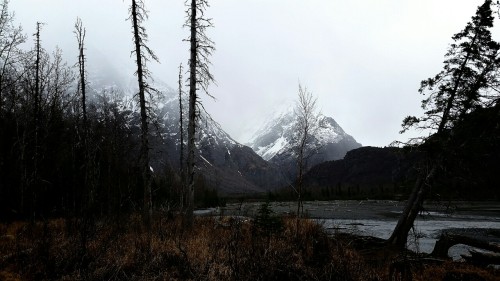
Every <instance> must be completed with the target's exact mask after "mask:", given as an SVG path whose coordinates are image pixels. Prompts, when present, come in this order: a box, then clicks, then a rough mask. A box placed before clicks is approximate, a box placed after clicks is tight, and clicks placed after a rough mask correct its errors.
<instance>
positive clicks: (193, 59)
mask: <svg viewBox="0 0 500 281" xmlns="http://www.w3.org/2000/svg"><path fill="white" fill-rule="evenodd" d="M196 12H197V5H196V0H191V18H190V22H191V26H190V27H191V28H190V33H191V38H190V44H191V48H190V59H189V75H190V76H189V113H188V114H189V124H188V159H187V169H188V171H187V172H188V183H187V188H188V190H187V192H186V195H187V202H186V203H187V206H186V212H185V217H184V219H185V225H186V226H187V227H191V226H192V225H193V212H194V166H195V155H194V153H195V145H196V144H195V131H196V129H195V127H196V117H197V114H196V101H197V95H196V86H197V82H198V81H197V75H196V66H197V36H196Z"/></svg>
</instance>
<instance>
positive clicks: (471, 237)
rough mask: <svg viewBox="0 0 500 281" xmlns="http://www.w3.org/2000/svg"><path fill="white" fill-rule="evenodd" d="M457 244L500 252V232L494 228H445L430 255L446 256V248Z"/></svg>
mask: <svg viewBox="0 0 500 281" xmlns="http://www.w3.org/2000/svg"><path fill="white" fill-rule="evenodd" d="M458 244H463V245H467V246H471V247H475V248H480V249H483V250H488V251H492V252H496V253H500V232H499V231H498V230H494V229H451V230H447V231H444V232H443V233H442V234H441V236H440V237H439V240H438V241H437V242H436V245H435V246H434V250H433V251H432V254H431V255H433V256H435V257H440V258H444V257H448V250H449V249H450V248H451V247H453V246H454V245H458Z"/></svg>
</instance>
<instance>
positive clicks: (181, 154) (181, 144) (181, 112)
mask: <svg viewBox="0 0 500 281" xmlns="http://www.w3.org/2000/svg"><path fill="white" fill-rule="evenodd" d="M182 83H183V78H182V63H181V64H180V65H179V138H180V140H179V171H180V175H181V185H182V186H184V182H185V177H184V110H183V109H182V107H183V102H182V96H183V94H184V91H183V89H182ZM184 192H185V189H184V188H182V187H181V190H180V192H179V195H180V202H179V203H180V209H182V208H184V197H185V196H184Z"/></svg>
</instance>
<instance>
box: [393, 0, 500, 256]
mask: <svg viewBox="0 0 500 281" xmlns="http://www.w3.org/2000/svg"><path fill="white" fill-rule="evenodd" d="M491 6H492V1H491V0H486V1H485V2H484V3H483V4H482V5H481V6H479V7H478V9H477V12H476V14H475V16H473V17H472V21H470V22H469V23H467V25H466V26H465V28H464V30H462V31H460V32H459V33H457V34H455V35H454V36H453V37H452V39H453V41H454V42H453V44H451V45H450V48H449V50H448V52H447V53H446V55H445V58H446V59H445V61H444V67H443V70H442V71H441V72H439V73H438V74H437V75H436V76H434V77H432V78H429V79H427V80H424V81H422V84H421V87H420V89H419V92H420V93H421V94H423V95H426V96H427V98H426V99H424V100H423V101H422V108H423V109H424V110H425V113H424V115H423V116H422V117H419V118H417V117H415V116H408V117H406V118H405V119H404V120H403V131H406V130H407V129H409V128H419V129H426V130H429V131H430V132H431V135H429V136H428V137H424V138H420V139H417V143H416V144H417V145H420V148H421V149H422V150H427V152H428V165H427V167H426V169H423V171H422V172H421V174H420V175H419V177H418V179H417V181H416V183H415V186H414V188H413V190H412V192H411V195H410V198H409V200H408V203H407V205H406V207H405V209H404V211H403V214H402V216H401V217H400V219H399V221H398V223H397V225H396V227H395V229H394V231H393V233H392V235H391V237H390V238H389V242H390V243H391V244H393V245H397V246H398V247H404V246H405V245H406V242H407V237H408V232H409V231H410V229H411V228H412V227H413V223H414V221H415V218H416V216H417V214H418V212H419V211H420V210H421V208H422V205H423V202H424V199H425V196H426V194H427V193H428V191H429V189H430V186H431V185H432V182H433V179H434V177H435V175H436V173H437V172H438V170H439V169H440V168H441V167H443V166H446V164H447V163H446V157H445V153H446V151H447V150H448V146H449V143H450V138H451V136H452V135H453V129H454V126H455V124H457V122H459V121H460V120H462V119H463V117H464V116H465V115H467V114H469V113H470V112H471V111H473V110H475V109H476V108H480V107H483V106H491V105H492V101H493V100H495V98H494V97H493V96H492V95H491V94H490V93H491V91H492V86H494V85H498V82H499V81H498V79H499V78H498V75H497V74H498V70H499V66H500V65H499V63H500V60H499V49H500V45H499V44H498V43H497V42H495V41H494V40H493V39H492V37H491V32H490V29H491V28H492V27H493V21H494V17H493V15H492V10H491ZM429 147H431V149H428V148H429Z"/></svg>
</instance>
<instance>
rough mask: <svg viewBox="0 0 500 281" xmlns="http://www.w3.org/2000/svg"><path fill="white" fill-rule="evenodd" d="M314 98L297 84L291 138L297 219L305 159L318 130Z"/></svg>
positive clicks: (305, 167) (305, 166)
mask: <svg viewBox="0 0 500 281" xmlns="http://www.w3.org/2000/svg"><path fill="white" fill-rule="evenodd" d="M316 111H317V110H316V98H314V97H313V95H312V93H311V92H308V91H307V88H306V87H302V85H301V84H299V94H298V100H297V104H296V106H295V109H294V114H295V117H296V124H295V127H296V128H295V135H294V137H293V142H294V143H293V147H294V150H295V154H296V161H297V179H296V191H297V218H300V217H301V216H302V210H303V202H302V192H303V191H302V180H303V175H304V173H305V172H306V169H307V158H308V157H309V153H310V152H311V151H313V150H314V149H313V148H312V146H314V143H313V141H314V133H315V131H316V130H317V128H318V113H317V112H316Z"/></svg>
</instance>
